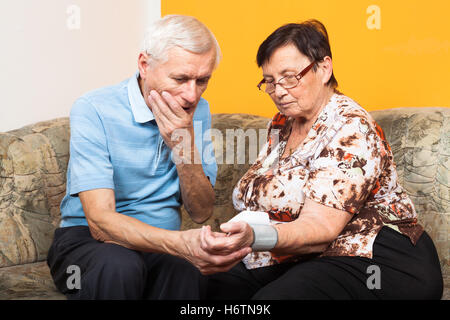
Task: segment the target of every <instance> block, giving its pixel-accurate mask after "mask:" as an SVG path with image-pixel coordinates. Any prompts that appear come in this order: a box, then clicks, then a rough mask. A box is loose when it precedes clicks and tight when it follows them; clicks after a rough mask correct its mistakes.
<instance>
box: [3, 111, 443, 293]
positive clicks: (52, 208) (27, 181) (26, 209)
mask: <svg viewBox="0 0 450 320" xmlns="http://www.w3.org/2000/svg"><path fill="white" fill-rule="evenodd" d="M371 114H372V115H373V116H374V118H375V119H376V120H377V122H378V123H379V124H380V126H381V127H382V128H383V130H384V131H385V134H386V137H387V139H388V141H389V142H390V144H391V146H392V150H393V152H394V157H395V160H396V163H397V170H398V173H399V176H400V179H401V183H402V185H403V186H404V187H405V188H406V190H407V192H408V194H410V196H411V198H412V199H413V201H414V203H415V205H416V208H417V211H418V213H419V216H420V221H421V223H422V224H423V225H424V226H425V229H426V230H427V231H428V233H430V235H431V237H432V238H433V240H434V242H435V244H436V247H437V249H438V253H439V257H440V260H441V265H442V269H443V272H444V277H445V281H446V285H445V287H446V289H445V292H444V297H443V298H444V299H450V290H449V289H448V288H449V287H450V283H449V277H448V274H449V265H450V261H449V250H450V249H449V241H448V234H449V233H448V231H449V229H448V228H449V215H450V210H449V205H450V186H449V179H450V178H449V168H450V160H449V154H450V122H449V118H450V109H449V108H404V109H389V110H382V111H374V112H371ZM212 120H213V128H216V129H218V130H219V131H218V132H220V134H217V136H216V137H213V139H214V147H215V151H216V157H218V158H219V159H218V160H220V156H222V159H223V161H222V162H225V163H222V164H219V172H218V178H217V182H216V186H215V191H216V206H215V209H214V213H213V216H212V217H211V218H210V219H209V220H208V221H206V222H205V223H204V224H209V225H211V226H212V227H213V229H215V230H217V229H218V226H219V225H220V223H222V222H223V221H226V220H228V219H230V218H231V217H232V216H233V215H234V214H235V211H234V209H233V206H232V203H231V191H232V189H233V187H234V185H235V184H236V182H237V180H238V179H239V178H240V177H241V176H242V175H243V174H244V172H245V171H246V170H247V168H248V166H249V162H248V157H249V156H248V152H249V141H252V142H253V143H255V141H258V142H257V143H258V144H260V143H261V141H263V140H264V138H265V135H264V132H265V130H259V129H265V128H266V125H267V122H268V120H269V119H267V118H263V117H259V116H254V115H247V114H214V115H213V117H212ZM227 129H241V130H242V131H241V133H243V134H244V135H245V134H246V133H247V137H249V138H246V139H245V149H244V150H245V152H246V154H247V155H246V158H245V159H246V161H245V163H243V164H237V163H236V161H233V163H231V164H227V163H226V156H225V155H226V153H225V150H226V149H227V147H228V148H230V147H231V145H232V144H233V143H232V139H230V138H227ZM249 129H250V130H249ZM216 133H217V132H216ZM229 133H231V135H232V134H233V133H239V131H236V130H234V131H231V130H229ZM254 134H256V136H259V134H262V136H261V140H258V139H255V137H254V136H253V135H254ZM68 142H69V122H68V119H67V118H61V119H55V120H51V121H45V122H40V123H36V124H33V125H30V126H26V127H24V128H21V129H18V130H14V131H9V132H6V133H0V299H59V298H64V297H63V296H62V295H60V294H59V293H58V292H56V289H55V288H54V286H53V283H52V280H51V278H50V274H49V271H48V268H47V266H46V264H45V262H42V261H45V258H46V255H47V250H48V248H49V246H50V243H51V240H52V237H53V230H54V229H55V228H56V226H57V225H58V224H59V219H60V218H59V215H60V212H59V203H60V201H61V199H62V197H63V196H64V193H65V181H66V176H65V175H66V168H67V161H68V158H69V144H68ZM228 150H231V149H228ZM257 150H259V149H257ZM234 151H235V152H234V157H235V160H236V159H237V157H239V156H242V154H241V152H242V150H236V149H235V150H234ZM182 217H183V220H182V229H187V228H198V227H199V226H200V225H197V224H195V223H193V222H192V221H191V220H190V219H189V218H188V217H187V214H186V212H185V211H184V210H182Z"/></svg>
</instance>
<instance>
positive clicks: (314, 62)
mask: <svg viewBox="0 0 450 320" xmlns="http://www.w3.org/2000/svg"><path fill="white" fill-rule="evenodd" d="M316 62H318V61H316V60H314V61H313V62H311V64H309V65H308V66H307V67H306V68H305V69H303V70H302V71H300V72H299V73H298V74H297V75H295V76H294V77H295V79H297V84H296V85H295V86H292V87H290V88H286V87H285V86H283V84H281V83H280V81H282V80H283V79H284V78H287V77H291V76H290V75H289V76H284V77H282V78H281V79H280V80H278V82H275V83H271V82H270V83H271V84H273V87H274V90H273V91H272V92H267V91H265V90H264V91H265V92H266V93H267V94H272V93H274V92H275V90H276V89H277V84H279V85H280V86H282V87H283V88H284V89H292V88H295V87H296V86H298V84H299V82H300V79H301V78H303V77H304V76H305V75H306V74H307V73H308V72H309V70H311V69H312V67H313V66H314V65H315V64H316ZM264 83H267V82H266V79H264V78H263V79H262V80H261V81H260V82H259V83H258V85H257V87H258V89H259V90H260V91H261V86H262V85H263V84H264Z"/></svg>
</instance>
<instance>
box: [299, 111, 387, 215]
mask: <svg viewBox="0 0 450 320" xmlns="http://www.w3.org/2000/svg"><path fill="white" fill-rule="evenodd" d="M383 154H385V153H384V152H383V145H382V144H381V143H380V139H379V137H378V135H377V133H376V131H375V130H374V128H373V127H372V126H371V125H370V124H369V123H368V121H367V120H366V119H364V118H357V117H356V118H349V119H348V120H347V121H346V122H345V124H343V126H342V127H341V128H340V129H339V130H338V131H337V133H336V134H335V135H334V137H333V138H332V139H331V140H330V142H329V143H328V144H327V145H325V146H324V148H323V149H322V151H321V152H320V154H319V155H318V156H317V158H315V159H312V160H311V163H310V167H311V170H310V172H309V177H308V180H307V182H306V183H305V186H304V190H303V192H304V194H305V196H306V197H307V198H309V199H311V200H313V201H316V202H318V203H321V204H323V205H326V206H329V207H333V208H336V209H339V210H343V211H347V212H349V213H352V214H353V213H358V212H359V210H360V209H361V208H362V207H363V206H364V203H365V202H366V200H367V198H368V196H369V195H370V193H371V191H372V189H373V188H374V186H375V183H376V181H377V180H378V178H379V176H380V174H381V172H382V163H383V162H384V161H383V160H382V159H383Z"/></svg>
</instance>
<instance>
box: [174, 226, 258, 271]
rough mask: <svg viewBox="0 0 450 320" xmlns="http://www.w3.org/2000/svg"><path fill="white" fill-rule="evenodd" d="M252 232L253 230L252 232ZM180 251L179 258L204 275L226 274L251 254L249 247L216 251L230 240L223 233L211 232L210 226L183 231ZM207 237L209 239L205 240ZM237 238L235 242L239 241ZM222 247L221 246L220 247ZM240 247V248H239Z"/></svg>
mask: <svg viewBox="0 0 450 320" xmlns="http://www.w3.org/2000/svg"><path fill="white" fill-rule="evenodd" d="M250 232H251V230H250ZM180 235H181V241H180V243H179V245H180V246H181V247H180V250H179V251H178V252H177V253H176V254H177V255H178V256H180V257H182V258H184V259H186V260H187V261H189V262H190V263H191V264H193V265H194V266H195V267H197V269H199V270H200V272H201V273H202V274H204V275H208V274H213V273H218V272H226V271H228V270H230V269H231V268H232V267H234V266H235V265H236V264H238V263H239V262H240V261H241V260H242V259H243V258H244V257H245V256H246V255H247V254H249V253H250V252H251V248H250V247H249V246H241V247H239V246H236V245H234V246H233V247H234V248H237V249H236V250H226V251H225V250H223V251H221V250H215V249H213V247H214V248H216V246H217V248H218V246H219V244H222V243H224V242H226V241H225V240H226V238H228V237H227V236H226V235H225V234H223V233H218V232H214V233H212V232H211V228H210V227H209V226H207V227H203V228H202V229H192V230H186V231H181V233H180ZM205 237H206V238H207V239H208V240H207V241H206V240H205ZM238 237H239V236H236V237H235V238H234V241H237V238H238ZM220 246H221V245H220ZM238 247H239V248H238Z"/></svg>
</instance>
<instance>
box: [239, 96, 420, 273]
mask: <svg viewBox="0 0 450 320" xmlns="http://www.w3.org/2000/svg"><path fill="white" fill-rule="evenodd" d="M292 123H293V119H292V118H289V117H286V116H284V115H282V114H280V113H278V114H276V115H275V116H274V118H273V119H272V120H271V121H270V122H269V124H268V130H269V132H268V141H267V142H266V144H265V145H264V147H263V148H262V150H261V152H260V154H259V156H258V158H257V159H256V161H255V163H254V164H253V165H252V166H251V167H250V169H249V170H248V171H247V172H246V174H245V175H244V176H243V177H242V178H241V179H240V180H239V182H238V183H237V185H236V187H235V188H234V190H233V204H234V206H235V208H236V209H237V210H238V211H242V210H254V211H265V212H268V213H269V215H270V218H271V221H272V223H274V224H276V223H282V222H283V223H289V222H290V221H293V220H295V219H297V218H298V216H299V215H300V214H301V211H302V207H303V205H304V202H305V198H309V199H311V200H313V201H316V202H318V203H320V204H322V205H325V206H329V207H333V208H336V209H339V210H343V211H347V212H349V213H350V214H352V215H353V217H352V219H351V220H350V222H349V223H348V224H347V226H346V227H345V228H344V230H342V232H341V234H340V235H339V236H338V237H337V239H336V240H334V241H333V242H332V243H331V244H330V245H329V247H328V248H327V249H326V250H325V252H323V253H322V256H362V257H368V258H371V257H372V246H373V243H374V241H375V238H376V236H377V234H378V232H379V231H380V230H381V228H382V227H383V226H388V227H390V228H393V229H394V230H396V231H398V232H400V233H402V234H404V235H406V236H408V237H409V238H410V239H411V242H412V243H413V244H415V243H416V242H417V240H418V239H419V237H420V235H421V234H422V232H423V228H422V226H420V225H419V224H417V215H416V212H415V210H414V206H413V203H412V201H411V200H410V199H409V197H408V195H407V194H406V192H405V191H404V190H403V188H402V187H401V186H400V185H399V184H398V181H397V180H398V179H397V172H396V169H395V163H394V159H393V155H392V151H391V149H390V146H389V144H388V142H387V141H386V139H385V137H384V134H383V130H382V129H381V127H379V126H378V124H377V123H376V122H375V121H374V120H373V119H372V117H371V116H370V115H369V113H368V112H367V111H365V110H364V109H363V108H362V107H361V106H359V105H358V104H357V103H356V102H355V101H353V100H352V99H350V98H348V97H346V96H345V95H343V94H340V93H335V94H334V95H333V96H332V98H331V99H330V101H329V102H328V104H327V105H326V106H325V107H324V108H323V110H322V111H321V113H320V114H319V117H318V118H317V120H316V121H315V123H314V124H313V126H312V128H311V129H310V131H309V132H308V135H307V136H306V138H305V139H304V140H303V142H302V143H301V144H300V145H299V146H298V148H297V149H296V150H295V151H294V152H293V153H292V154H291V155H290V156H288V157H285V158H282V157H281V155H283V153H284V149H285V147H286V143H287V140H288V138H289V135H290V130H291V126H292ZM301 258H302V257H294V256H283V257H280V256H276V255H275V254H273V253H271V252H254V253H251V254H249V255H248V256H247V257H245V258H244V260H243V262H244V264H245V265H246V267H247V268H249V269H253V268H258V267H264V266H269V265H273V264H277V263H281V262H284V261H292V260H298V259H301Z"/></svg>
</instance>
